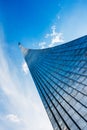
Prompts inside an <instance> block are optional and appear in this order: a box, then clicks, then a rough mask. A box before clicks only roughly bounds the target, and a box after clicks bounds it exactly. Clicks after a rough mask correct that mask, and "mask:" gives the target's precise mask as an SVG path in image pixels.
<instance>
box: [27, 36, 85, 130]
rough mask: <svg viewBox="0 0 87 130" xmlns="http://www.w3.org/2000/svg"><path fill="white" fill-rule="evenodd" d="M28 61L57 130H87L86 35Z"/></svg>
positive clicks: (34, 53) (35, 52) (30, 55)
mask: <svg viewBox="0 0 87 130" xmlns="http://www.w3.org/2000/svg"><path fill="white" fill-rule="evenodd" d="M25 60H26V62H27V65H28V67H29V70H30V72H31V75H32V78H33V80H34V82H35V84H36V87H37V90H38V92H39V94H40V97H41V99H42V102H43V104H44V107H45V109H46V111H47V114H48V116H49V119H50V121H51V123H52V126H53V129H54V130H87V36H84V37H81V38H79V39H76V40H74V41H71V42H68V43H66V44H63V45H60V46H56V47H53V48H48V49H42V50H29V52H27V53H26V56H25Z"/></svg>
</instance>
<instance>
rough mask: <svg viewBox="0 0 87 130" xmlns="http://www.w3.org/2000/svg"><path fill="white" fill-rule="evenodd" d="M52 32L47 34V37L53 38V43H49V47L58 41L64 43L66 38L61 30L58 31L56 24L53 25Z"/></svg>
mask: <svg viewBox="0 0 87 130" xmlns="http://www.w3.org/2000/svg"><path fill="white" fill-rule="evenodd" d="M51 30H52V33H48V34H46V36H45V38H49V37H50V39H51V43H50V44H49V45H48V47H52V46H54V45H56V44H58V43H63V42H64V39H63V34H62V33H61V32H60V33H58V32H56V26H55V25H53V26H52V27H51Z"/></svg>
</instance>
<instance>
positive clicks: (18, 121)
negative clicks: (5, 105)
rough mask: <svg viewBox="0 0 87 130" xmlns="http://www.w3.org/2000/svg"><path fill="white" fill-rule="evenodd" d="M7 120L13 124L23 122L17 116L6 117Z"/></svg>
mask: <svg viewBox="0 0 87 130" xmlns="http://www.w3.org/2000/svg"><path fill="white" fill-rule="evenodd" d="M6 119H7V120H9V121H11V122H13V123H20V122H21V119H20V118H19V117H18V116H17V115H14V114H8V115H6Z"/></svg>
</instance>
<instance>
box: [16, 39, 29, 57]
mask: <svg viewBox="0 0 87 130" xmlns="http://www.w3.org/2000/svg"><path fill="white" fill-rule="evenodd" d="M18 46H19V48H20V50H21V52H22V54H23V55H24V56H26V55H27V53H28V51H29V49H27V48H24V47H23V46H22V45H21V43H20V42H19V43H18Z"/></svg>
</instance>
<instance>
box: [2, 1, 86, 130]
mask: <svg viewBox="0 0 87 130" xmlns="http://www.w3.org/2000/svg"><path fill="white" fill-rule="evenodd" d="M84 35H87V0H43V1H42V0H21V1H20V0H0V130H11V129H12V130H36V129H37V130H52V126H51V124H50V122H49V120H48V117H47V115H46V112H45V109H44V107H43V105H42V102H41V100H40V97H39V95H38V92H37V90H36V88H35V85H34V83H33V80H32V78H31V75H30V72H29V71H28V68H27V66H26V64H25V61H24V59H23V55H22V54H21V51H20V49H19V48H18V42H19V41H20V42H21V43H22V45H23V46H24V47H27V48H32V49H33V48H40V49H43V48H47V47H52V46H55V45H59V44H63V43H65V42H68V41H71V40H73V39H75V38H78V37H81V36H84Z"/></svg>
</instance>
